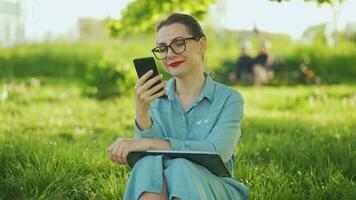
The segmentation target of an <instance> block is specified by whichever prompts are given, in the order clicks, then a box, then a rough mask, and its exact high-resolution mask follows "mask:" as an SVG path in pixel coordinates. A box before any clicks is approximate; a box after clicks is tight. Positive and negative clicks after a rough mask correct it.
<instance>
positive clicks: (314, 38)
mask: <svg viewBox="0 0 356 200" xmlns="http://www.w3.org/2000/svg"><path fill="white" fill-rule="evenodd" d="M325 30H326V24H318V25H314V26H310V27H308V28H307V29H306V30H305V31H304V32H303V36H302V38H303V40H304V41H305V42H307V43H318V44H324V45H326V44H327V38H326V35H325Z"/></svg>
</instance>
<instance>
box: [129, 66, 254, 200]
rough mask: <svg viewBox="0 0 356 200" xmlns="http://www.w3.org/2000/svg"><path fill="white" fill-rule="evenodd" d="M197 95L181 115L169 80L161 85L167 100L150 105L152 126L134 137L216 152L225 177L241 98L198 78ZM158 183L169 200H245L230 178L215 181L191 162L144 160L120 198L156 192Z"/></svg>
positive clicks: (230, 165) (237, 135) (234, 142)
mask: <svg viewBox="0 0 356 200" xmlns="http://www.w3.org/2000/svg"><path fill="white" fill-rule="evenodd" d="M204 76H205V81H204V86H203V88H202V90H201V93H200V96H199V97H198V98H197V99H195V101H194V102H193V103H192V104H191V105H190V107H189V108H188V109H187V110H186V111H184V110H183V108H182V106H181V103H180V100H179V98H178V97H177V95H176V94H175V85H176V84H175V82H176V80H175V78H174V77H172V78H171V79H169V81H168V82H167V87H166V88H167V97H165V98H159V99H156V100H154V101H153V102H152V103H151V107H150V116H151V119H152V122H153V124H152V127H151V128H150V129H147V130H144V131H142V130H141V129H140V128H139V127H138V126H137V124H136V123H135V134H136V137H137V138H153V139H160V140H167V141H169V142H170V144H171V149H172V150H178V151H179V150H182V151H209V152H216V153H218V154H219V155H220V156H221V157H222V159H223V161H224V162H225V163H226V165H227V167H228V168H229V170H230V172H231V174H233V166H234V162H235V151H236V147H237V145H238V142H239V139H240V135H241V131H240V122H241V119H242V114H243V103H244V101H243V98H242V96H241V95H240V94H239V93H238V92H237V91H236V90H233V89H231V88H230V87H227V86H225V85H223V84H221V83H218V82H216V81H214V80H213V79H212V78H211V77H210V76H209V75H208V74H206V73H204ZM163 178H164V180H165V182H166V186H167V190H168V195H169V199H172V197H178V198H180V199H183V200H205V199H206V200H213V199H217V200H225V199H226V200H230V199H231V200H238V199H247V198H248V189H247V188H246V187H245V186H244V185H243V184H242V183H240V182H239V181H238V180H237V179H235V178H234V177H217V176H215V175H214V174H212V173H211V172H210V171H209V170H207V169H206V168H204V167H202V166H200V165H198V164H196V163H193V162H191V161H188V160H185V159H182V158H178V159H168V158H166V157H163V156H146V157H144V158H142V159H141V160H139V161H138V162H137V163H136V164H135V166H134V168H133V169H132V171H131V174H130V177H129V181H128V183H127V187H126V191H125V195H124V199H125V200H133V199H138V198H139V197H140V195H141V194H142V193H143V192H156V193H161V192H162V181H163Z"/></svg>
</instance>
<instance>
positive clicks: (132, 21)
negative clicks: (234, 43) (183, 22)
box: [107, 0, 215, 37]
mask: <svg viewBox="0 0 356 200" xmlns="http://www.w3.org/2000/svg"><path fill="white" fill-rule="evenodd" d="M214 2H215V0H196V1H194V3H192V1H190V0H161V1H150V0H135V1H133V2H131V3H130V4H129V5H128V6H127V8H126V9H125V10H123V11H122V13H121V16H122V18H121V19H120V20H115V19H111V20H108V21H107V23H108V26H109V29H110V32H111V35H112V36H114V37H119V36H122V35H128V34H133V33H142V32H152V30H153V29H154V27H155V25H156V23H157V22H158V21H159V20H161V19H162V17H163V16H165V15H167V14H169V13H173V12H184V13H188V14H190V15H192V16H194V17H196V18H197V19H203V18H204V15H205V14H206V12H207V10H208V6H209V4H211V3H214Z"/></svg>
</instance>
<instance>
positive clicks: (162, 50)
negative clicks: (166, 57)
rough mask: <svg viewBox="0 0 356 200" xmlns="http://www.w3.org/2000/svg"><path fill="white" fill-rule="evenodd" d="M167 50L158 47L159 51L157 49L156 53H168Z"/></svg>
mask: <svg viewBox="0 0 356 200" xmlns="http://www.w3.org/2000/svg"><path fill="white" fill-rule="evenodd" d="M166 49H167V47H158V48H157V49H155V51H156V52H159V53H163V52H166Z"/></svg>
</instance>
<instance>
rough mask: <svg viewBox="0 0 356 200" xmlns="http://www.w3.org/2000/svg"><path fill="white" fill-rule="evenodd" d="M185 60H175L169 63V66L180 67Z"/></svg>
mask: <svg viewBox="0 0 356 200" xmlns="http://www.w3.org/2000/svg"><path fill="white" fill-rule="evenodd" d="M183 62H184V61H175V62H172V63H169V64H168V67H178V66H179V65H180V64H182V63H183Z"/></svg>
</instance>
